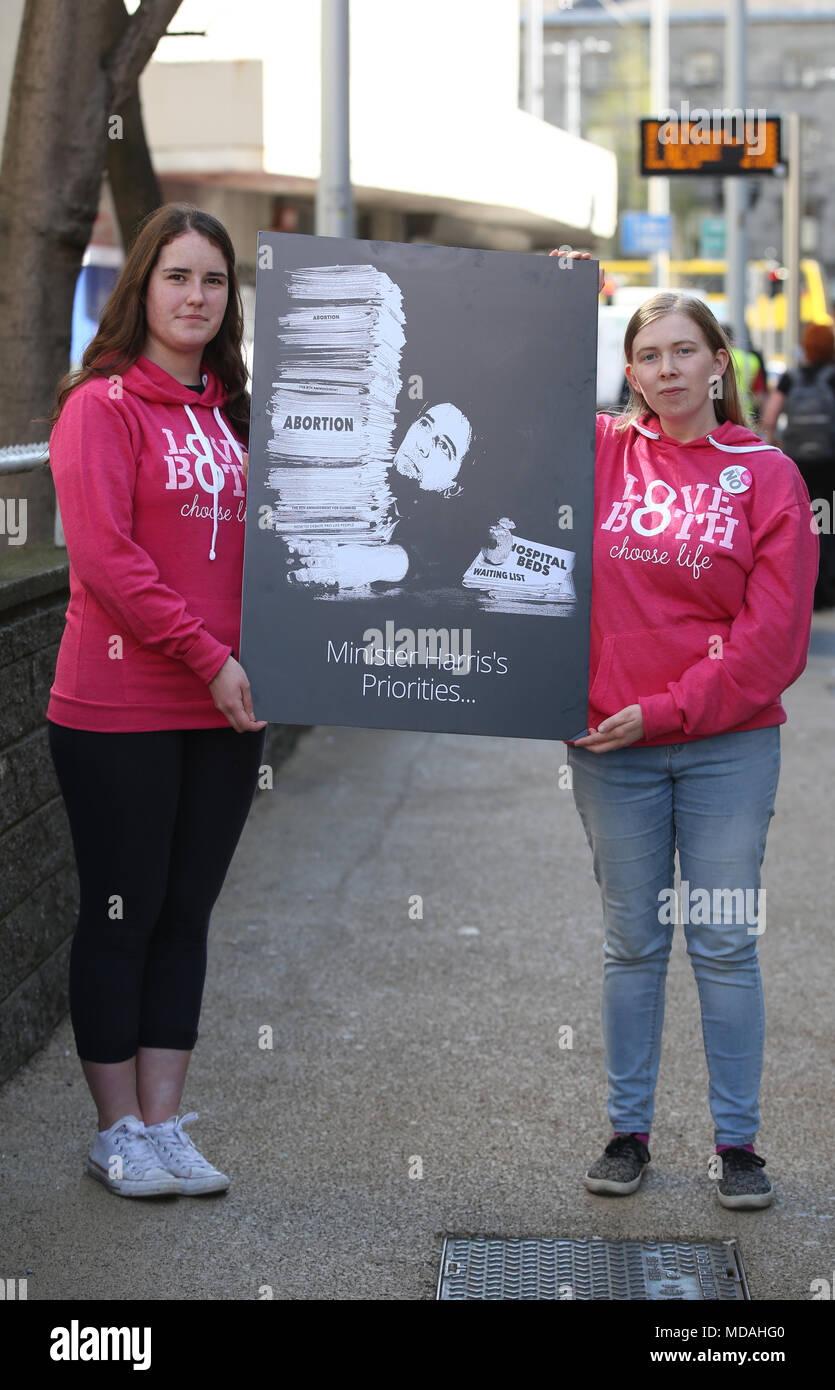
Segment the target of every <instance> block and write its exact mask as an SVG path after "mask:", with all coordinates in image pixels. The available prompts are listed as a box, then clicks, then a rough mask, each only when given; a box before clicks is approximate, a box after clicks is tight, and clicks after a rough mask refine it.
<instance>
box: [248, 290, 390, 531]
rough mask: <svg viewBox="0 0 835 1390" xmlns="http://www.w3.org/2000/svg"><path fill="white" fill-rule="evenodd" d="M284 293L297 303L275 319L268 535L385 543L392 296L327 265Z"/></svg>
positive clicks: (388, 528)
mask: <svg viewBox="0 0 835 1390" xmlns="http://www.w3.org/2000/svg"><path fill="white" fill-rule="evenodd" d="M288 293H289V295H290V298H291V300H294V301H297V303H296V304H295V305H294V307H293V308H291V309H290V311H289V312H288V313H287V314H284V315H282V316H281V318H280V319H279V332H278V338H279V341H280V342H281V344H282V349H283V350H282V354H281V361H280V365H279V370H278V379H277V381H275V382H274V384H273V394H272V396H271V398H270V413H271V417H272V427H273V438H272V439H271V440H270V441H269V443H268V444H267V450H268V453H269V454H271V455H273V456H274V457H275V459H276V464H277V466H276V467H275V468H273V469H271V470H270V472H269V475H268V480H267V481H268V485H269V486H270V487H272V488H275V489H276V491H277V492H278V501H277V503H276V505H275V507H274V509H273V519H274V524H275V528H276V530H277V531H279V532H281V533H283V534H284V535H286V536H288V537H289V536H311V535H316V534H323V533H330V534H331V535H332V536H334V535H337V534H339V533H344V534H345V535H346V537H350V538H351V539H352V540H354V541H357V540H359V541H361V540H363V539H365V540H368V541H369V542H371V543H375V542H376V543H380V542H385V541H387V540H388V539H389V538H390V536H391V532H392V530H393V527H394V519H393V517H392V508H391V502H392V495H391V492H390V490H389V488H388V485H387V482H386V474H387V471H388V468H389V466H390V464H391V460H392V457H393V452H394V450H393V445H392V438H393V434H394V418H395V406H396V401H397V396H398V394H399V392H400V390H401V386H402V382H401V379H400V356H401V352H402V349H403V345H404V343H405V334H404V331H403V328H404V323H405V318H404V314H403V299H402V295H401V292H400V289H399V287H398V286H397V285H396V284H394V282H393V281H392V280H391V279H389V277H388V275H386V274H385V272H384V271H380V270H377V269H376V268H375V267H374V266H371V265H346V266H340V265H332V266H313V267H308V268H304V269H301V270H295V271H291V272H289V274H288Z"/></svg>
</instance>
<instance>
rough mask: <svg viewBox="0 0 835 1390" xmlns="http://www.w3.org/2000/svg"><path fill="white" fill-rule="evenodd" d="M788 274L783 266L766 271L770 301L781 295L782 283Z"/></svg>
mask: <svg viewBox="0 0 835 1390" xmlns="http://www.w3.org/2000/svg"><path fill="white" fill-rule="evenodd" d="M788 274H789V272H788V271H787V270H786V267H785V266H784V265H776V266H772V268H771V269H770V270H769V271H768V293H769V295H770V296H771V298H772V299H774V297H775V296H776V295H778V294H782V293H783V281H784V280H786V279H787V278H788Z"/></svg>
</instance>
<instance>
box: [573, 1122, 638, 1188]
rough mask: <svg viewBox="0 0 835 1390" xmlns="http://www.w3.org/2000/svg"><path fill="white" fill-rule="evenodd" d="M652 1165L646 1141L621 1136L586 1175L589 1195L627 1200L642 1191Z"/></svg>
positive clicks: (616, 1137) (610, 1145) (616, 1138)
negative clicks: (594, 1194)
mask: <svg viewBox="0 0 835 1390" xmlns="http://www.w3.org/2000/svg"><path fill="white" fill-rule="evenodd" d="M649 1161H650V1153H649V1149H648V1148H647V1146H646V1144H645V1143H644V1141H643V1139H638V1138H637V1136H636V1135H634V1134H618V1135H616V1136H615V1138H614V1139H610V1141H609V1143H608V1144H607V1145H606V1148H605V1149H604V1151H603V1153H602V1154H601V1155H600V1157H599V1158H598V1159H596V1160H595V1162H594V1163H593V1164H592V1165H591V1167H590V1168H589V1170H588V1172H587V1173H586V1175H585V1179H584V1181H585V1184H586V1188H587V1189H588V1191H589V1192H601V1193H608V1194H609V1195H610V1196H612V1197H623V1196H625V1195H626V1193H628V1192H634V1191H635V1189H636V1187H638V1185H639V1184H640V1181H641V1178H642V1177H643V1174H644V1169H645V1168H646V1166H647V1164H648V1163H649Z"/></svg>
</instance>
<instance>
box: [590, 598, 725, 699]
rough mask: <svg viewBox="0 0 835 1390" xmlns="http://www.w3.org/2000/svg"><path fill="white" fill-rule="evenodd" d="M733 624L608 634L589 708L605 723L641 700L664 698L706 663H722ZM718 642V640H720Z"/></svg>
mask: <svg viewBox="0 0 835 1390" xmlns="http://www.w3.org/2000/svg"><path fill="white" fill-rule="evenodd" d="M729 632H730V623H727V622H724V623H723V622H717V623H713V624H711V625H709V626H708V625H707V624H705V623H699V624H698V625H695V624H687V623H680V624H678V626H676V627H645V628H638V629H636V630H635V631H634V632H618V633H609V634H607V636H606V637H604V639H603V645H602V647H601V649H600V660H599V662H598V666H597V674H596V675H595V678H594V684H593V685H592V688H591V690H590V692H589V703H590V704H591V706H592V707H593V708H594V709H595V710H598V711H600V712H601V713H602V714H603V715H604V717H608V716H609V715H610V714H617V712H618V710H622V709H624V708H625V707H626V706H627V705H636V704H637V703H638V701H639V699H640V698H641V696H648V695H663V694H664V693H665V692H666V689H667V686H668V685H669V684H670V683H671V682H674V681H678V680H680V679H681V677H682V676H683V675H684V672H685V671H686V670H688V668H689V667H691V666H695V665H696V664H697V662H699V661H702V660H704V658H705V657H711V656H713V659H714V660H718V661H721V660H722V643H723V642H724V641H725V640H726V639H727V636H728V633H729ZM717 639H720V640H717Z"/></svg>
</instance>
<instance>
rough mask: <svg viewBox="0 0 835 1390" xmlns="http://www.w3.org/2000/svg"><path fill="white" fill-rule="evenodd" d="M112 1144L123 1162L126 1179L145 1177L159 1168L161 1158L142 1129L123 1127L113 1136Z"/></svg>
mask: <svg viewBox="0 0 835 1390" xmlns="http://www.w3.org/2000/svg"><path fill="white" fill-rule="evenodd" d="M110 1142H111V1144H112V1145H113V1148H114V1150H115V1151H116V1153H117V1154H118V1155H119V1156H120V1157H121V1158H122V1160H123V1162H122V1170H123V1175H124V1176H125V1177H132V1176H134V1175H135V1176H137V1177H144V1176H145V1175H146V1174H147V1173H148V1171H149V1170H150V1169H152V1168H159V1166H160V1164H159V1156H158V1154H157V1152H156V1150H155V1149H154V1146H153V1144H151V1143H150V1142H149V1140H148V1139H147V1138H146V1136H145V1133H144V1131H143V1130H142V1129H138V1128H136V1127H135V1126H134V1125H122V1126H121V1127H120V1128H119V1129H117V1130H116V1131H115V1133H114V1134H112V1135H111V1139H110ZM128 1169H130V1171H128Z"/></svg>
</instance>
